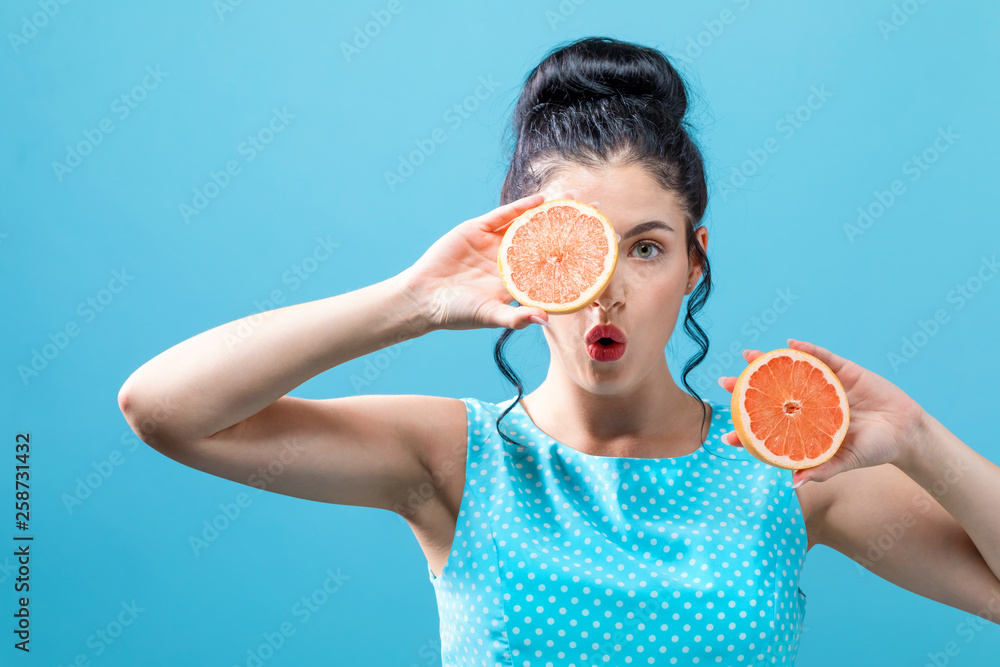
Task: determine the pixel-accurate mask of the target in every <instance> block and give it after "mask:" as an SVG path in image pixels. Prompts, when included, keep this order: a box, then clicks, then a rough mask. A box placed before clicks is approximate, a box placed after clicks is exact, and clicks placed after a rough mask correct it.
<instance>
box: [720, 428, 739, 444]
mask: <svg viewBox="0 0 1000 667" xmlns="http://www.w3.org/2000/svg"><path fill="white" fill-rule="evenodd" d="M720 440H722V442H724V443H726V444H727V445H729V446H730V447H742V446H743V443H742V442H740V436H739V434H738V433H736V431H730V432H729V433H723V434H722V437H721V438H720Z"/></svg>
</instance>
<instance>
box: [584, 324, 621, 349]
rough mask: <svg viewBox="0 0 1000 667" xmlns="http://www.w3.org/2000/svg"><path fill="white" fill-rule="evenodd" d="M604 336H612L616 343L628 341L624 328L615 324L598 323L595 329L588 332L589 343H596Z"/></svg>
mask: <svg viewBox="0 0 1000 667" xmlns="http://www.w3.org/2000/svg"><path fill="white" fill-rule="evenodd" d="M602 338H610V339H611V340H613V341H614V342H616V343H627V342H628V340H627V339H626V338H625V334H624V333H623V332H622V330H621V329H619V328H618V327H616V326H615V325H613V324H598V325H597V326H595V327H594V328H593V329H591V330H590V331H588V332H587V345H590V344H591V343H596V342H597V341H599V340H601V339H602Z"/></svg>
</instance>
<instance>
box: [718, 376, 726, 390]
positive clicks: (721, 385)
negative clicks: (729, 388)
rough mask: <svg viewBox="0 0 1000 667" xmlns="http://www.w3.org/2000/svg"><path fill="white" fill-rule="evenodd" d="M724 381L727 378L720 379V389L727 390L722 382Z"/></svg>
mask: <svg viewBox="0 0 1000 667" xmlns="http://www.w3.org/2000/svg"><path fill="white" fill-rule="evenodd" d="M724 379H725V378H721V377H720V378H719V386H720V387H722V388H723V389H725V388H726V387H725V385H723V384H722V381H723V380H724Z"/></svg>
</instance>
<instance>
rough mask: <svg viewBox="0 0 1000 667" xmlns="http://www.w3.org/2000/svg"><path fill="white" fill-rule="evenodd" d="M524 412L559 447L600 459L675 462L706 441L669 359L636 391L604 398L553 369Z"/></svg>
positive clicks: (694, 404)
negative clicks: (560, 444)
mask: <svg viewBox="0 0 1000 667" xmlns="http://www.w3.org/2000/svg"><path fill="white" fill-rule="evenodd" d="M522 406H523V407H524V409H525V411H526V412H527V413H528V415H529V416H530V417H531V419H532V421H533V422H534V423H535V424H536V425H537V426H538V428H539V429H541V430H542V431H544V432H545V433H547V434H548V435H549V436H551V437H552V438H554V439H555V440H556V441H558V442H563V443H567V444H569V445H570V446H572V447H574V448H575V449H579V450H581V451H585V452H587V453H590V454H595V455H598V456H628V457H640V458H647V457H648V458H660V457H661V456H677V455H683V454H687V453H689V452H690V451H693V450H694V449H695V448H697V447H699V446H700V445H701V443H702V442H703V440H704V438H703V437H702V436H703V431H701V430H700V426H701V424H702V416H703V415H702V410H701V406H699V405H698V400H697V399H696V398H695V397H693V396H691V395H690V394H688V393H687V392H685V391H683V390H682V389H681V388H680V387H678V386H677V384H676V383H675V382H674V380H673V377H672V376H671V374H670V370H669V368H668V367H667V363H666V359H663V360H662V363H660V364H657V366H656V367H655V368H654V369H652V370H651V371H650V372H649V373H647V374H646V376H645V377H644V378H643V379H642V381H641V382H639V383H637V384H636V385H634V386H632V387H628V388H627V389H624V390H622V391H615V392H613V393H612V392H609V393H604V394H599V393H595V392H593V391H589V390H588V389H587V388H585V387H582V386H580V384H579V383H577V382H575V381H573V380H572V379H571V378H569V377H567V376H566V375H565V374H564V373H561V372H557V371H555V370H554V369H553V368H552V367H551V366H550V368H549V374H548V376H547V377H546V378H545V380H544V381H543V382H542V384H541V385H539V387H538V388H537V389H536V390H535V391H533V392H532V393H531V394H528V395H527V396H525V397H524V398H523V399H522Z"/></svg>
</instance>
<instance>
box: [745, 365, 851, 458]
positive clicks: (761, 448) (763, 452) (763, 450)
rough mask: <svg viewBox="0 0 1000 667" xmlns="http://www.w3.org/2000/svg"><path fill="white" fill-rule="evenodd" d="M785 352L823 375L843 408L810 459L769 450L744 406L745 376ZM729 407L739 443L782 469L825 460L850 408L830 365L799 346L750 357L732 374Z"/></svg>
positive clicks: (839, 436) (842, 431)
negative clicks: (835, 426)
mask: <svg viewBox="0 0 1000 667" xmlns="http://www.w3.org/2000/svg"><path fill="white" fill-rule="evenodd" d="M779 356H785V357H788V358H790V359H791V360H792V361H805V362H807V363H809V364H810V365H811V366H812V367H813V368H815V369H816V370H819V371H820V372H821V373H822V375H823V378H824V379H825V380H826V382H828V383H829V384H830V386H832V387H833V389H834V391H835V392H836V394H837V397H838V399H839V401H840V407H841V408H842V409H843V412H844V419H843V421H842V423H841V425H840V428H838V429H837V431H836V432H835V433H833V434H832V444H831V445H830V447H829V448H828V449H827V450H826V451H825V452H823V453H822V454H820V455H819V456H817V457H815V458H811V459H808V458H807V459H803V460H793V459H792V458H791V457H789V456H786V455H777V454H774V453H773V452H771V451H770V450H769V449H767V447H766V446H765V444H764V440H762V439H760V438H758V437H756V436H755V435H754V434H753V432H752V430H751V428H750V424H751V418H750V415H749V414H748V413H747V410H746V396H747V390H748V388H749V385H750V383H749V378H750V377H751V376H752V375H753V374H754V373H755V372H757V370H758V369H760V368H761V366H763V365H764V364H766V363H768V362H770V361H772V360H773V359H775V358H776V357H779ZM781 398H783V399H786V400H789V399H793V398H795V397H791V396H789V397H781ZM730 410H731V413H732V417H733V427H734V429H735V431H736V433H737V435H739V438H740V442H741V443H743V447H744V448H745V449H746V450H747V451H748V452H750V453H751V454H752V455H753V456H755V457H756V458H758V459H759V460H761V461H763V462H765V463H768V464H770V465H773V466H776V467H778V468H785V469H786V470H800V469H803V468H812V467H815V466H818V465H819V464H821V463H823V462H824V461H827V460H829V459H830V457H832V456H833V455H834V454H835V453H836V452H837V449H838V448H839V447H840V445H841V443H842V442H843V441H844V436H845V435H846V434H847V428H848V426H849V425H850V409H849V407H848V404H847V394H846V392H845V391H844V387H843V385H841V384H840V380H838V379H837V376H836V375H835V374H834V373H833V371H832V370H830V367H829V366H827V365H826V364H824V363H823V362H822V361H820V360H819V359H817V358H816V357H815V356H813V355H811V354H807V353H805V352H802V351H800V350H793V349H791V348H782V349H779V350H772V351H771V352H767V353H766V354H762V355H760V356H759V357H757V358H756V359H754V360H753V361H752V362H750V364H749V365H748V366H747V367H746V368H745V369H743V372H742V373H740V375H739V377H738V378H736V386H735V387H733V395H732V399H731V405H730Z"/></svg>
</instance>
